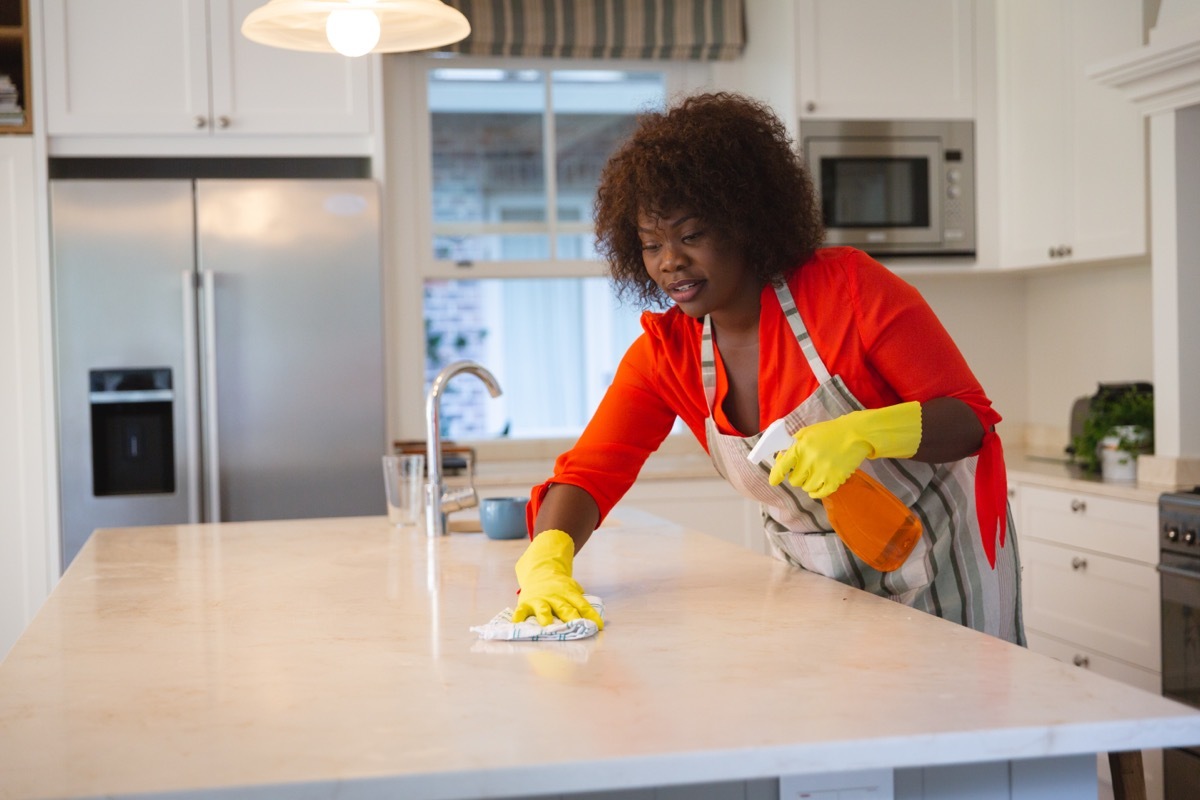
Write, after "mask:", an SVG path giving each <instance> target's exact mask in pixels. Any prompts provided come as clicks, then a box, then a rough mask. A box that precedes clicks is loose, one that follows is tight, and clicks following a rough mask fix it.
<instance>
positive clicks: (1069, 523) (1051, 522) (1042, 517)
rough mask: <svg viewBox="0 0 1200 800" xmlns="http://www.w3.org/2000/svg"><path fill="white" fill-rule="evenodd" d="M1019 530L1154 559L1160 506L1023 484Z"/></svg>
mask: <svg viewBox="0 0 1200 800" xmlns="http://www.w3.org/2000/svg"><path fill="white" fill-rule="evenodd" d="M1020 498H1021V524H1020V525H1019V526H1018V528H1017V535H1018V536H1020V537H1022V539H1021V540H1022V541H1024V540H1025V539H1041V540H1043V541H1048V542H1054V543H1056V544H1061V545H1066V546H1068V547H1077V548H1084V549H1087V550H1091V551H1094V552H1097V553H1104V554H1105V555H1109V556H1115V557H1117V558H1127V559H1130V560H1132V561H1140V562H1142V563H1144V564H1149V565H1157V564H1158V507H1157V506H1156V505H1155V504H1153V503H1139V502H1137V501H1134V500H1118V499H1114V498H1112V497H1104V496H1101V495H1095V494H1087V493H1086V492H1068V491H1062V490H1057V489H1045V488H1042V487H1040V486H1029V485H1022V486H1021V488H1020Z"/></svg>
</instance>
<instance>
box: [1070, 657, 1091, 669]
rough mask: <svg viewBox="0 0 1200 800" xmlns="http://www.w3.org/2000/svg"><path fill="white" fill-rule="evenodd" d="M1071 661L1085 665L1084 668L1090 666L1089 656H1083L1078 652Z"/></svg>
mask: <svg viewBox="0 0 1200 800" xmlns="http://www.w3.org/2000/svg"><path fill="white" fill-rule="evenodd" d="M1071 663H1072V664H1074V665H1075V666H1077V667H1083V668H1084V669H1087V668H1088V657H1087V656H1081V655H1079V654H1078V653H1076V654H1075V657H1074V658H1073V659H1071Z"/></svg>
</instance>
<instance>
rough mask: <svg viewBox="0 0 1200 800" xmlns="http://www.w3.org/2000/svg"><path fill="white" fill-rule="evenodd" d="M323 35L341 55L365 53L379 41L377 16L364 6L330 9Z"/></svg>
mask: <svg viewBox="0 0 1200 800" xmlns="http://www.w3.org/2000/svg"><path fill="white" fill-rule="evenodd" d="M325 35H326V36H327V37H328V38H329V44H330V45H332V46H333V49H334V50H337V51H338V52H339V53H341V54H342V55H344V56H361V55H365V54H366V53H369V52H371V48H372V47H374V46H375V45H376V44H378V43H379V17H377V16H375V12H374V11H371V10H370V9H366V8H346V9H339V10H337V11H332V12H330V14H329V18H328V19H326V20H325Z"/></svg>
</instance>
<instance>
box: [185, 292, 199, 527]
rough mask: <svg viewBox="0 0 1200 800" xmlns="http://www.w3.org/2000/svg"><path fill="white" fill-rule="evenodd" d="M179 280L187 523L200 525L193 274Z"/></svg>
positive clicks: (197, 376)
mask: <svg viewBox="0 0 1200 800" xmlns="http://www.w3.org/2000/svg"><path fill="white" fill-rule="evenodd" d="M181 275H182V279H183V387H184V388H183V392H182V394H183V398H184V399H183V408H184V420H185V423H184V424H185V425H186V426H187V427H186V430H185V436H186V440H187V449H186V450H185V452H186V454H187V514H188V522H192V523H195V522H200V408H199V402H198V399H199V393H198V389H197V387H198V386H199V385H200V373H199V366H198V363H197V361H196V352H197V351H196V348H197V344H198V343H197V341H196V273H195V271H194V270H190V269H185V270H184V271H183V272H182V274H181Z"/></svg>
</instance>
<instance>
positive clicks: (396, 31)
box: [242, 0, 471, 53]
mask: <svg viewBox="0 0 1200 800" xmlns="http://www.w3.org/2000/svg"><path fill="white" fill-rule="evenodd" d="M335 11H337V12H344V11H366V12H370V13H372V14H374V15H375V17H376V19H378V21H379V41H378V42H377V43H376V44H375V45H374V46H373V47H371V48H370V49H369V50H366V51H364V52H372V53H404V52H408V51H411V50H428V49H430V48H434V47H442V46H444V45H448V44H453V43H454V42H457V41H459V40H461V39H465V38H466V36H467V34H469V33H470V32H471V23H469V22H467V18H466V17H464V16H463V15H462V12H460V11H459V10H458V9H455V8H451V7H450V6H448V5H446V4H445V3H443V2H442V0H270V2H268V3H267V4H266V5H264V6H262V7H260V8H256V9H255V10H254V11H251V12H250V15H249V16H247V17H246V20H245V22H243V23H242V35H243V36H245V37H246V38H247V39H249V40H250V41H252V42H258V43H259V44H265V45H270V46H271V47H283V48H286V49H288V50H307V51H310V52H317V53H334V52H345V51H343V50H339V49H337V48H335V47H334V46H333V45H332V44H330V41H329V36H328V35H327V33H326V22H327V20H328V19H329V15H330V14H332V13H333V12H335ZM360 16H361V15H360Z"/></svg>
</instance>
